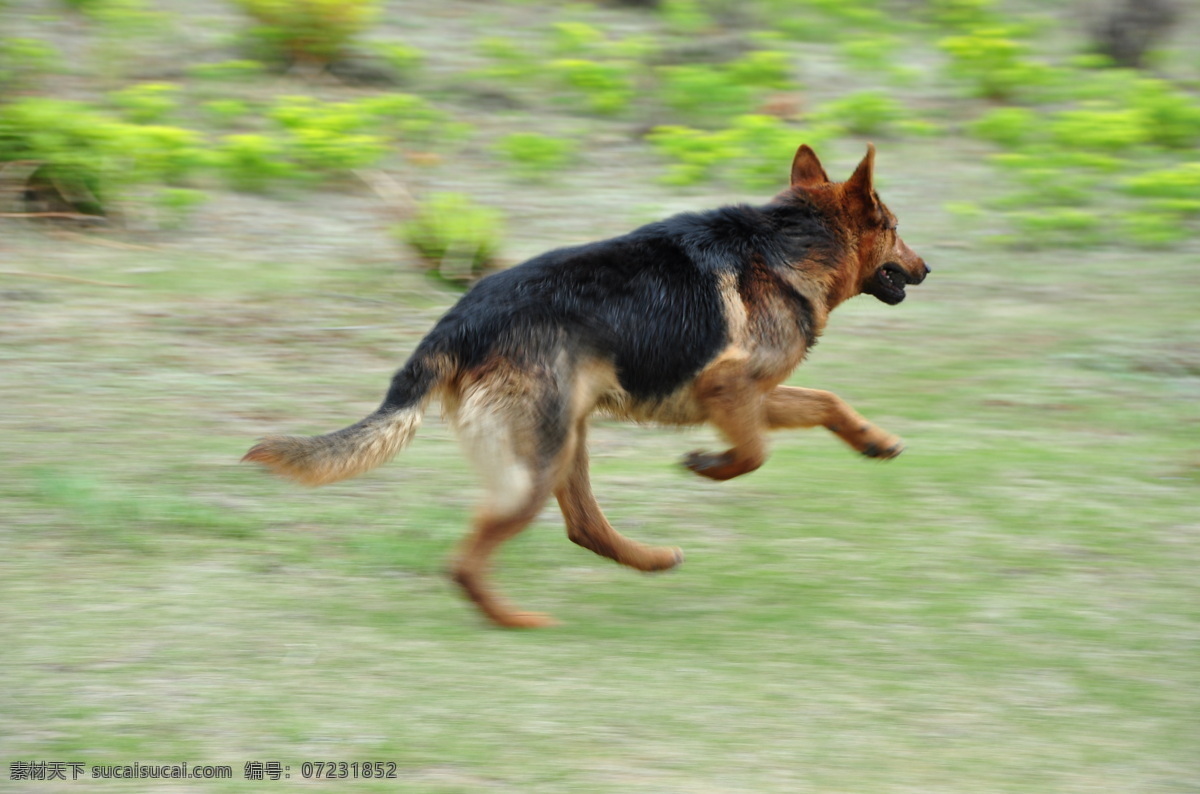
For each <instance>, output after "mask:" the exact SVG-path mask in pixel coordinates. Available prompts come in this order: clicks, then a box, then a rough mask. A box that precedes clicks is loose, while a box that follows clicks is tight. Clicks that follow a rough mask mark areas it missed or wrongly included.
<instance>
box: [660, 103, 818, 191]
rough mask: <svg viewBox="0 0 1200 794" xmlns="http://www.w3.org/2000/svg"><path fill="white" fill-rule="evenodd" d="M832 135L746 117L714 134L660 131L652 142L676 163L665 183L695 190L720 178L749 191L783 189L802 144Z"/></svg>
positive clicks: (675, 129) (676, 129) (679, 129)
mask: <svg viewBox="0 0 1200 794" xmlns="http://www.w3.org/2000/svg"><path fill="white" fill-rule="evenodd" d="M828 135H829V131H828V130H820V129H810V130H808V131H807V132H803V133H801V132H800V131H798V130H796V129H794V128H792V127H789V126H788V125H786V124H784V123H783V122H782V121H780V120H779V119H777V118H775V117H774V116H761V115H753V114H751V115H744V116H739V117H737V118H735V119H734V120H733V122H732V124H731V125H730V126H729V127H727V128H725V129H723V130H718V131H715V132H709V131H706V130H699V129H695V128H692V127H685V126H679V125H667V126H662V127H656V128H655V129H654V130H653V131H652V132H651V133H650V135H649V141H650V143H651V145H653V146H654V148H655V149H657V150H658V151H659V152H660V153H661V154H662V155H663V156H665V157H666V158H668V159H669V160H671V161H672V162H671V166H670V169H669V170H668V172H667V175H666V177H665V178H664V181H665V182H667V183H668V184H673V185H691V184H696V183H698V182H703V181H705V180H707V179H713V178H717V177H722V176H724V177H728V178H729V179H730V180H732V181H733V182H735V183H736V184H738V185H740V186H743V187H745V188H748V189H761V188H769V187H772V186H779V185H781V184H782V181H783V180H784V178H785V177H786V173H785V169H784V167H783V166H782V165H781V163H783V164H786V163H787V162H789V161H790V159H791V157H792V155H794V154H795V152H796V145H797V144H796V142H797V140H804V141H807V142H809V143H812V144H815V143H819V141H820V140H821V139H823V138H825V137H827V136H828Z"/></svg>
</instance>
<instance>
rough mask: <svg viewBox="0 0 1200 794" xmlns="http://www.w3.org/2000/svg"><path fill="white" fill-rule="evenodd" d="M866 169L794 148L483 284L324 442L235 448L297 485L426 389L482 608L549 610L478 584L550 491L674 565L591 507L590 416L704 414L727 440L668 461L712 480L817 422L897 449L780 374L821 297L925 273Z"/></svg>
mask: <svg viewBox="0 0 1200 794" xmlns="http://www.w3.org/2000/svg"><path fill="white" fill-rule="evenodd" d="M874 163H875V148H874V147H873V146H868V148H867V154H866V156H865V157H864V158H863V160H862V162H861V163H859V165H858V167H857V168H856V169H855V171H854V173H853V174H852V175H851V177H850V178H849V179H848V180H847V181H845V182H831V181H830V180H829V176H828V175H827V174H826V173H825V169H824V168H823V167H822V166H821V162H820V161H819V160H818V159H817V155H816V153H814V152H813V150H812V149H811V148H809V147H808V146H807V145H805V146H801V147H800V148H799V150H798V151H797V152H796V156H795V159H794V160H793V162H792V172H791V184H790V185H789V186H788V188H787V189H786V190H784V191H783V192H781V193H780V194H779V195H777V196H775V198H774V199H772V200H771V201H769V202H768V203H766V204H764V205H762V206H746V205H737V206H729V207H722V208H720V209H715V210H710V211H708V212H701V213H684V214H681V215H676V216H674V217H672V218H668V219H666V220H663V221H659V222H657V223H651V224H649V225H647V226H643V227H641V228H640V229H637V230H635V231H633V232H630V233H629V234H626V235H623V236H620V237H614V238H612V239H610V240H603V241H600V242H595V243H590V244H587V245H581V246H575V247H569V248H560V249H558V250H555V251H550V252H548V253H545V254H542V255H540V256H537V257H535V258H533V259H531V260H529V261H528V262H525V263H524V264H521V265H518V266H516V267H513V268H511V269H509V270H506V271H503V272H500V273H496V274H494V275H491V276H488V277H486V278H484V279H482V280H481V281H479V282H478V283H477V284H476V285H475V286H474V287H473V288H472V289H471V290H470V291H469V292H467V293H466V295H464V296H463V297H462V299H461V300H460V301H459V302H458V303H457V304H456V305H455V306H454V307H453V308H451V309H450V311H449V312H447V313H446V315H445V316H444V317H442V319H441V320H439V321H438V323H437V325H435V326H434V328H433V330H432V331H430V332H429V335H428V336H426V337H425V338H424V339H423V340H422V341H421V342H420V344H419V345H417V349H416V350H415V351H414V352H413V354H412V356H411V357H410V358H409V360H408V362H407V363H406V364H405V365H404V366H403V367H402V368H401V369H400V370H399V371H398V372H397V373H396V375H395V376H394V377H393V378H392V382H391V387H390V388H389V390H388V392H387V396H386V397H385V398H384V400H383V404H382V405H380V406H379V408H378V409H377V410H376V411H375V412H374V413H373V414H371V415H370V416H368V417H366V418H365V419H363V420H361V421H359V422H357V423H355V424H353V425H351V426H349V427H346V428H344V429H342V430H338V431H336V432H333V433H329V434H327V435H323V436H315V437H296V436H272V437H267V438H264V439H262V440H261V441H259V443H258V444H256V445H255V446H254V447H253V448H252V449H251V450H250V451H249V452H248V453H246V456H245V458H244V460H247V461H252V462H254V463H260V464H262V465H264V466H266V467H268V468H269V469H271V470H273V471H275V472H276V473H278V474H281V475H283V476H286V477H290V478H292V479H295V480H298V481H299V482H302V483H304V484H307V485H324V484H325V483H331V482H336V481H338V480H342V479H345V478H347V477H353V476H355V475H357V474H361V473H362V472H365V471H367V470H369V469H372V468H374V467H376V466H378V465H380V464H381V463H384V462H385V461H387V460H389V459H391V458H392V456H394V455H395V454H396V453H397V452H399V451H400V450H401V449H403V448H404V447H405V445H407V444H408V443H409V441H410V440H411V439H412V437H413V435H414V434H415V433H416V431H417V427H418V426H419V425H420V422H421V417H422V414H423V413H424V411H425V408H426V406H427V404H428V403H429V401H430V400H432V399H433V398H434V397H437V398H440V400H441V401H442V404H443V408H444V409H445V412H446V414H447V416H448V417H449V418H450V420H451V423H452V425H453V426H454V428H455V429H456V431H457V433H458V435H459V437H460V439H461V441H462V443H463V446H464V447H465V450H466V452H467V455H468V456H469V457H470V458H471V460H472V461H473V462H474V463H475V464H476V466H477V468H478V469H479V470H480V471H481V472H482V474H483V479H484V481H485V486H486V497H485V499H484V502H483V504H482V506H481V507H480V509H479V511H478V513H477V514H476V516H475V519H474V524H473V531H472V532H471V534H470V535H469V536H468V537H467V539H466V540H465V541H464V542H463V544H462V546H461V548H460V550H459V553H458V555H457V557H456V559H455V561H454V563H453V568H452V570H453V577H454V580H455V581H456V582H457V583H458V584H459V585H460V586H461V587H462V589H463V590H464V591H465V593H466V595H467V596H468V597H469V598H470V599H471V600H472V601H474V602H475V604H476V605H478V607H479V608H480V609H481V610H482V611H483V613H484V614H485V615H487V617H489V618H491V619H492V620H493V621H495V622H496V623H498V624H500V625H501V626H508V627H521V628H529V627H536V626H544V625H548V624H550V623H552V622H553V621H552V620H551V619H550V618H549V617H547V616H545V615H542V614H538V613H530V612H520V611H516V610H515V609H514V608H512V607H511V606H510V605H508V604H507V603H506V602H505V601H504V599H502V598H501V597H499V596H498V595H496V594H495V593H494V592H493V590H492V588H491V587H489V585H488V583H487V579H486V573H487V568H488V560H489V558H490V557H491V555H492V554H493V552H495V550H496V548H497V547H498V546H499V545H500V544H501V543H503V542H504V541H505V540H507V539H508V538H511V537H513V536H514V535H516V534H517V533H518V532H520V531H521V530H522V529H524V528H525V526H526V525H528V524H529V522H530V521H531V520H532V519H533V518H534V517H535V516H536V515H537V514H538V512H539V510H540V509H541V507H542V505H543V504H544V503H545V502H546V500H547V499H548V498H549V497H550V496H551V494H553V495H554V497H555V498H556V499H557V500H558V504H559V506H560V507H561V508H562V513H563V517H564V518H565V519H566V526H567V536H568V537H569V538H570V539H571V540H572V541H574V542H575V543H577V544H579V545H580V546H583V547H584V548H587V549H591V550H592V551H593V552H595V553H596V554H599V555H602V556H604V557H608V558H610V559H612V560H615V561H617V562H619V563H621V564H622V565H628V566H630V567H632V568H636V569H638V570H640V571H661V570H666V569H668V568H673V567H675V566H676V565H678V564H679V563H680V562H682V560H683V555H682V553H681V552H680V550H679V549H677V548H667V547H658V546H647V545H644V544H642V543H638V542H637V541H634V540H630V539H629V538H626V537H624V536H623V535H621V534H619V533H618V532H617V531H616V530H614V529H613V528H612V526H611V525H610V524H609V523H608V520H607V519H606V518H605V517H604V514H603V512H601V510H600V507H599V505H598V504H597V503H596V499H595V497H594V496H593V495H592V489H591V484H590V483H589V480H588V454H587V447H586V444H585V437H586V435H587V427H588V417H590V416H591V415H592V414H593V413H597V412H600V413H604V414H608V415H610V416H614V417H619V418H627V419H632V420H635V421H638V422H657V423H662V424H667V425H695V424H702V423H706V422H707V423H709V424H711V425H713V426H714V427H715V428H716V429H717V430H718V431H719V432H720V433H721V434H722V435H723V436H724V437H725V438H726V439H727V440H728V441H729V444H730V446H729V448H728V449H726V450H724V451H722V452H692V453H690V454H688V455H687V456H686V457H685V458H684V461H683V463H684V465H685V466H687V468H689V469H691V470H692V471H694V472H695V473H696V474H699V475H701V476H704V477H709V478H711V479H714V480H728V479H730V478H733V477H738V476H740V475H743V474H747V473H749V472H752V471H754V470H755V469H757V468H758V467H759V466H761V465H762V464H763V462H764V461H765V460H766V457H767V451H766V443H765V441H764V434H765V432H766V431H768V430H777V429H782V428H795V427H815V426H817V425H823V426H824V427H826V428H828V429H829V430H830V431H832V432H833V433H835V434H836V435H838V436H839V437H840V438H841V439H842V440H843V441H845V442H846V443H847V444H849V445H850V446H851V447H853V448H854V449H855V450H857V451H859V452H861V453H862V454H864V455H866V456H868V457H873V458H892V457H895V456H896V455H898V454H900V451H901V449H902V445H901V442H900V439H898V438H896V437H895V436H893V435H891V434H890V433H887V432H885V431H883V430H881V429H879V428H878V427H875V426H873V425H872V424H870V423H869V422H867V421H866V420H865V419H864V418H863V417H862V416H860V415H859V414H858V413H856V412H855V411H854V409H853V408H851V407H850V406H849V405H847V404H846V403H845V402H843V401H842V400H841V399H840V398H838V397H837V396H836V395H834V394H832V393H830V392H826V391H817V390H813V389H802V388H797V387H794V386H783V385H781V384H782V383H783V381H784V380H785V379H786V378H787V377H788V376H789V375H790V374H791V372H792V370H794V369H795V368H796V366H797V365H799V364H800V362H801V361H802V360H803V359H804V356H805V353H806V352H807V351H808V349H809V347H811V346H812V345H813V344H815V342H816V340H817V337H818V336H820V334H821V331H822V330H823V329H824V327H825V323H826V320H827V319H828V316H829V312H830V311H832V310H833V308H834V307H836V306H837V305H838V304H840V303H842V302H843V301H845V300H846V299H848V298H852V297H854V296H855V295H859V294H862V293H866V294H868V295H873V296H874V297H876V298H878V299H879V300H881V301H883V302H884V303H887V304H893V305H894V304H897V303H900V301H902V300H904V297H905V287H906V286H907V285H911V284H920V283H921V282H922V281H923V280H924V279H925V276H926V275H927V274H928V273H929V268H928V267H927V266H926V264H925V261H924V260H923V259H922V258H921V257H920V256H918V255H917V254H916V253H915V252H914V251H913V250H912V249H911V248H909V247H908V245H906V244H905V243H904V241H903V240H901V239H900V237H899V235H898V234H897V233H896V217H895V216H894V215H893V214H892V213H891V211H890V210H888V208H887V207H886V206H885V205H884V204H883V202H881V201H880V200H879V196H878V194H877V193H876V192H875V189H874V187H873V172H874Z"/></svg>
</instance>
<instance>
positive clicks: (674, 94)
mask: <svg viewBox="0 0 1200 794" xmlns="http://www.w3.org/2000/svg"><path fill="white" fill-rule="evenodd" d="M792 72H793V67H792V64H791V59H790V58H789V56H788V55H787V54H786V53H784V52H780V51H776V50H756V51H753V52H750V53H747V54H746V55H744V56H742V57H741V58H738V59H736V60H732V61H729V62H727V63H724V64H717V65H707V64H681V65H677V66H664V67H661V68H660V69H659V70H658V72H657V76H658V78H659V81H660V88H659V95H660V97H661V99H662V102H663V104H664V105H666V106H667V107H668V108H670V109H671V110H673V111H674V112H675V113H676V114H678V115H679V116H680V117H681V118H683V119H684V120H688V121H701V122H704V121H708V122H712V121H722V122H723V121H726V120H727V119H729V118H730V117H732V116H736V115H739V114H745V113H748V112H750V111H751V110H753V109H754V106H755V104H756V103H757V102H759V101H760V100H761V99H762V98H763V97H764V95H765V92H766V91H768V90H784V89H791V88H795V87H796V82H795V80H794V79H793V77H792Z"/></svg>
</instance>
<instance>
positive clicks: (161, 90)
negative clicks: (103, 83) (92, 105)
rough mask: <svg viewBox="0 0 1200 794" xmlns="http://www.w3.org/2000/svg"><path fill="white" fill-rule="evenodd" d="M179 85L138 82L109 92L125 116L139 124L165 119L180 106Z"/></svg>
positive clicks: (113, 101) (111, 98)
mask: <svg viewBox="0 0 1200 794" xmlns="http://www.w3.org/2000/svg"><path fill="white" fill-rule="evenodd" d="M178 95H179V86H177V85H175V84H174V83H138V84H137V85H132V86H129V87H128V88H123V89H121V90H120V91H114V92H113V93H111V94H109V99H110V100H111V101H112V103H113V104H114V105H116V106H117V107H118V108H120V109H121V111H122V112H123V113H124V114H125V117H126V118H127V119H129V120H130V121H135V122H138V123H139V124H151V123H155V122H160V121H162V120H164V119H165V118H166V117H167V116H169V115H171V114H172V113H174V112H175V110H176V109H177V108H178V107H179V100H178V98H177V97H178Z"/></svg>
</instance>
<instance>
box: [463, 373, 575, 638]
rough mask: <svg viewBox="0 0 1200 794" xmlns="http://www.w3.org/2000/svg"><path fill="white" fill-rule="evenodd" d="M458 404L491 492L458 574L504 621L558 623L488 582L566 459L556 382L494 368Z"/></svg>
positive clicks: (467, 445)
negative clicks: (494, 562) (503, 549)
mask: <svg viewBox="0 0 1200 794" xmlns="http://www.w3.org/2000/svg"><path fill="white" fill-rule="evenodd" d="M486 378H487V379H486V380H485V381H484V382H482V383H480V382H477V383H475V384H473V385H470V386H468V387H467V388H465V389H464V393H463V394H461V395H459V397H460V398H459V399H455V400H454V401H453V402H452V404H451V413H452V416H453V421H454V424H455V426H456V429H457V430H458V435H459V438H460V440H461V441H462V444H463V448H464V449H465V451H466V452H467V455H468V457H469V458H470V459H471V461H472V463H473V464H474V465H475V468H477V469H478V470H479V472H480V474H481V475H482V476H483V479H484V487H485V491H486V494H485V498H484V502H483V504H482V506H481V507H480V508H479V510H478V511H477V513H476V515H475V519H474V523H473V531H472V532H471V534H470V535H468V536H467V538H466V539H465V540H464V541H463V543H462V545H461V546H460V547H459V551H458V556H457V557H456V559H455V561H454V563H453V566H452V574H453V577H454V581H455V582H456V583H457V584H458V585H459V586H460V587H462V589H463V591H464V592H465V593H466V595H467V597H469V598H470V599H471V600H472V601H474V602H475V605H476V606H478V607H479V609H480V610H481V611H482V612H483V613H484V614H485V615H487V616H488V617H489V618H491V619H492V620H493V621H495V622H496V623H498V624H499V625H501V626H506V627H510V628H535V627H538V626H547V625H552V624H553V623H554V621H553V620H552V619H551V618H549V617H548V616H546V615H542V614H540V613H533V612H520V611H517V610H515V609H513V608H512V607H511V606H510V605H509V604H508V603H507V602H506V601H505V600H504V599H503V598H501V597H500V596H498V595H497V594H495V593H494V592H493V590H492V588H491V587H490V586H489V585H488V583H487V576H488V568H489V561H490V559H491V556H492V554H493V553H494V552H495V551H496V549H497V548H498V547H499V546H500V544H502V543H503V542H504V541H506V540H508V539H509V538H511V537H513V536H515V535H517V534H518V533H519V532H520V531H521V530H522V529H524V528H525V527H526V526H528V525H529V523H530V522H531V521H532V520H533V519H534V518H535V517H536V516H537V514H538V512H539V511H540V510H541V508H542V505H544V504H545V502H546V500H547V499H548V498H549V497H550V493H551V490H552V489H553V487H554V483H555V482H556V481H557V479H558V478H559V476H560V474H561V472H562V469H563V466H564V465H565V462H566V460H567V452H568V451H567V450H566V448H565V447H566V445H567V443H568V441H569V432H568V429H569V427H570V425H569V423H568V421H567V419H568V417H567V409H566V408H565V405H564V403H563V399H562V395H561V393H560V391H559V389H558V387H557V384H556V383H555V382H554V381H553V380H551V379H549V378H541V377H538V376H536V375H531V373H529V372H528V371H523V370H518V369H510V370H507V371H504V372H503V373H502V374H500V373H497V372H495V371H493V372H492V373H490V374H489V375H488V376H486Z"/></svg>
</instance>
